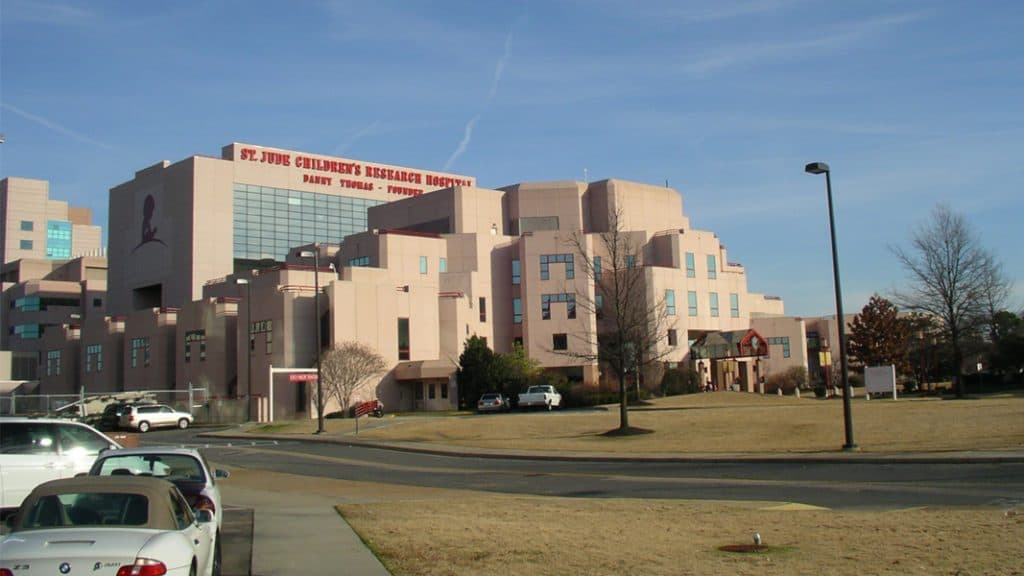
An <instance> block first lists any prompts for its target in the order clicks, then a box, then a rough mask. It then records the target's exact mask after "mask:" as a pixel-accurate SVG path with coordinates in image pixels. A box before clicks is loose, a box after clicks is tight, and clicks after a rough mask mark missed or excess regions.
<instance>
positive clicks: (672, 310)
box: [665, 290, 676, 316]
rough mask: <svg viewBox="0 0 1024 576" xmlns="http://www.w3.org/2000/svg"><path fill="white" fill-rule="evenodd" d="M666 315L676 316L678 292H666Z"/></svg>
mask: <svg viewBox="0 0 1024 576" xmlns="http://www.w3.org/2000/svg"><path fill="white" fill-rule="evenodd" d="M665 314H667V315H669V316H675V315H676V291H675V290H665Z"/></svg>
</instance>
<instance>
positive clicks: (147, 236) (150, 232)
mask: <svg viewBox="0 0 1024 576" xmlns="http://www.w3.org/2000/svg"><path fill="white" fill-rule="evenodd" d="M155 210H156V200H155V199H154V198H153V195H152V194H147V195H146V201H145V202H143V203H142V242H139V245H138V246H136V247H135V248H134V249H133V250H132V253H133V254H134V253H135V250H138V249H139V248H141V247H142V245H143V244H149V243H150V242H159V243H160V244H163V245H164V246H167V244H165V243H164V241H163V240H161V239H159V238H157V237H156V231H157V227H156V226H153V212H154V211H155Z"/></svg>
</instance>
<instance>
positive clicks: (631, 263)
mask: <svg viewBox="0 0 1024 576" xmlns="http://www.w3.org/2000/svg"><path fill="white" fill-rule="evenodd" d="M626 268H636V256H634V255H632V254H629V255H627V256H626Z"/></svg>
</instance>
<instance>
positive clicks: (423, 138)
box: [0, 0, 1024, 316]
mask: <svg viewBox="0 0 1024 576" xmlns="http://www.w3.org/2000/svg"><path fill="white" fill-rule="evenodd" d="M1022 24H1024V3H1020V2H1012V1H1008V2H995V1H992V2H985V1H978V2H936V1H921V2H915V1H886V0H875V1H856V0H851V1H843V2H835V1H800V0H750V1H743V2H740V1H725V0H723V1H717V2H684V1H666V2H661V1H650V2H645V1H635V2H634V1H628V0H622V1H620V0H591V1H587V0H551V1H543V2H541V1H523V2H515V1H503V2H498V1H487V0H477V1H466V2H461V1H445V2H430V1H409V2H395V1H388V0H372V1H366V2H362V1H355V2H348V1H336V2H330V1H319V2H315V1H310V2H301V1H297V2H262V1H250V2H212V1H211V2H184V1H183V2H173V3H164V2H160V3H157V2H102V1H91V2H73V1H70V0H66V1H37V0H33V1H28V0H2V1H0V131H2V132H3V133H4V135H5V138H6V142H5V143H4V144H3V145H2V146H0V176H23V177H31V178H42V179H47V180H49V181H50V183H51V196H53V197H55V198H59V199H65V200H68V201H70V202H71V203H72V204H73V205H84V206H88V207H91V208H92V209H93V212H94V216H95V219H96V220H97V222H98V223H99V224H101V225H103V226H104V227H106V224H107V222H106V215H107V191H108V190H109V189H110V188H111V187H113V186H115V185H117V184H119V183H121V182H124V181H126V180H129V179H130V178H131V177H132V175H133V174H134V172H135V171H136V170H139V169H141V168H143V167H145V166H148V165H151V164H153V163H155V162H158V161H160V160H164V159H166V160H171V161H176V160H180V159H182V158H185V157H187V156H190V155H193V154H207V155H214V156H216V155H219V153H220V148H221V146H223V145H225V144H228V143H230V142H233V141H242V142H250V143H254V144H262V145H266V146H276V147H282V148H289V149H297V150H303V151H307V152H313V153H320V154H333V155H339V156H345V157H349V158H355V159H359V160H365V161H371V162H380V163H387V164H397V165H403V166H410V167H415V168H421V169H430V170H446V171H451V172H456V173H460V174H467V175H472V176H475V177H477V179H478V184H479V185H481V186H484V187H499V186H504V185H508V184H513V183H516V182H524V181H545V180H568V179H575V180H583V179H584V178H585V177H586V178H587V179H589V180H599V179H603V178H610V177H614V178H622V179H627V180H635V181H639V182H647V183H651V184H664V183H665V182H666V181H667V182H668V183H669V185H670V186H672V187H673V188H675V189H677V190H679V191H680V192H681V194H682V195H683V205H684V210H685V212H686V213H687V215H688V216H689V217H690V220H691V224H692V225H693V226H694V227H696V228H700V229H705V230H712V231H714V232H716V233H717V234H718V236H719V238H721V239H722V242H723V243H724V244H725V245H726V247H727V249H728V251H729V259H730V260H731V261H733V262H739V263H742V264H743V265H744V266H745V267H746V269H747V272H748V281H749V288H750V289H751V290H752V291H757V292H763V293H766V294H771V295H777V296H781V297H782V298H784V299H785V302H786V310H787V312H788V313H790V314H793V315H806V316H811V315H822V314H831V313H834V310H835V302H834V298H833V288H832V274H831V253H830V251H829V236H828V219H827V206H826V202H825V193H824V192H825V182H824V178H823V177H821V176H810V175H807V174H804V172H803V166H804V164H805V163H807V162H810V161H824V162H827V163H829V164H830V165H831V167H832V184H833V194H834V201H835V210H836V229H837V234H838V245H839V257H840V269H841V273H842V280H843V292H844V307H845V309H846V311H847V312H857V311H859V310H860V309H861V307H863V305H864V304H865V303H866V302H867V300H868V298H869V297H870V296H871V294H873V293H875V292H879V293H882V294H887V293H889V292H890V291H891V290H893V289H894V288H897V287H899V286H901V285H903V284H904V283H905V276H904V273H903V271H902V270H901V269H900V267H899V265H898V264H897V262H896V260H895V258H894V257H893V256H892V254H891V252H890V251H889V249H888V246H890V245H903V246H907V245H908V244H909V239H910V235H911V233H912V232H913V230H914V229H915V228H916V227H917V226H918V225H919V224H920V223H922V222H923V221H924V220H925V219H926V218H927V217H928V213H929V211H930V210H931V208H932V207H933V206H934V205H935V204H936V203H937V202H944V203H947V204H948V205H949V206H950V207H951V208H953V210H954V211H956V212H958V213H961V214H963V215H964V216H965V217H966V218H967V220H968V222H969V223H970V224H971V225H972V226H973V227H974V229H975V231H976V232H977V234H978V236H979V237H980V239H981V242H982V243H983V244H984V245H985V246H986V247H988V248H989V249H991V250H992V251H993V252H994V253H995V254H996V256H997V257H998V259H999V260H1000V261H1001V262H1002V263H1003V266H1004V269H1005V271H1006V273H1007V275H1008V276H1009V277H1010V278H1011V279H1014V280H1015V281H1016V284H1015V290H1014V297H1013V298H1014V299H1013V302H1012V304H1013V306H1014V307H1020V306H1022V305H1024V286H1022V285H1024V258H1022V257H1021V255H1020V246H1021V245H1022V240H1024V233H1022V232H1021V228H1020V220H1021V217H1022V215H1024V193H1022V192H1024V191H1022V182H1024V162H1022V159H1024V105H1022V103H1024V40H1021V36H1020V28H1021V25H1022Z"/></svg>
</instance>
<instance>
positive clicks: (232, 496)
mask: <svg viewBox="0 0 1024 576" xmlns="http://www.w3.org/2000/svg"><path fill="white" fill-rule="evenodd" d="M295 488H300V486H296V487H295ZM221 492H222V494H223V498H224V502H225V505H226V506H238V507H244V508H251V509H253V510H254V511H255V515H256V518H255V526H254V533H253V558H252V570H253V571H252V573H253V575H254V576H280V575H297V576H298V575H301V576H307V575H309V574H354V575H358V576H389V574H390V573H389V572H388V571H387V569H386V568H384V565H383V564H381V563H380V561H379V560H378V559H377V557H376V556H374V555H373V553H371V552H370V551H369V549H367V548H366V546H365V545H364V544H363V541H362V540H360V538H359V536H358V535H356V533H355V532H354V531H353V530H352V528H351V527H350V526H349V525H348V523H347V522H345V520H344V518H342V517H341V515H340V514H338V512H337V511H336V510H335V509H334V506H335V504H337V503H338V500H337V499H335V498H331V497H328V496H322V495H316V494H306V493H303V492H299V491H295V490H274V489H273V486H268V487H267V489H259V490H257V489H253V488H241V487H238V486H232V485H231V482H230V481H228V482H224V483H222V484H221Z"/></svg>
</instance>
